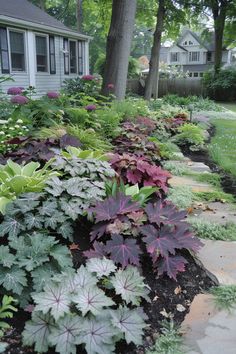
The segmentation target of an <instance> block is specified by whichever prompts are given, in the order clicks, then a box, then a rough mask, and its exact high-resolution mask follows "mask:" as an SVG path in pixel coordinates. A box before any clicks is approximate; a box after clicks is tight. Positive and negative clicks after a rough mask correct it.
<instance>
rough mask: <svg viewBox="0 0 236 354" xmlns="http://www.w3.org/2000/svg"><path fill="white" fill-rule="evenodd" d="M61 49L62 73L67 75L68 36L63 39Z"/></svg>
mask: <svg viewBox="0 0 236 354" xmlns="http://www.w3.org/2000/svg"><path fill="white" fill-rule="evenodd" d="M63 49H64V73H65V75H69V41H68V38H64V39H63Z"/></svg>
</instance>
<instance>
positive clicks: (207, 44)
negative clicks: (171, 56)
mask: <svg viewBox="0 0 236 354" xmlns="http://www.w3.org/2000/svg"><path fill="white" fill-rule="evenodd" d="M187 33H190V34H191V35H192V36H193V38H195V39H196V41H197V42H198V43H199V44H200V45H201V46H202V47H204V48H206V49H207V50H208V51H210V52H214V51H215V38H214V36H215V35H214V32H210V33H208V35H207V36H206V37H205V38H203V37H201V35H200V34H199V33H196V32H193V31H191V30H189V29H186V30H184V31H183V33H182V35H181V36H180V38H179V39H178V40H177V45H179V44H180V43H181V42H182V40H183V38H184V36H185V35H186V34H187ZM223 49H226V48H225V47H223Z"/></svg>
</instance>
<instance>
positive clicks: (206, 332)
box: [181, 294, 236, 354]
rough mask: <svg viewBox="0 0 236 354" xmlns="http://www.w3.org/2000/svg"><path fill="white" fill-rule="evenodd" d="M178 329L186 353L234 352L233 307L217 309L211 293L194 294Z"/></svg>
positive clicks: (235, 330) (235, 350)
mask: <svg viewBox="0 0 236 354" xmlns="http://www.w3.org/2000/svg"><path fill="white" fill-rule="evenodd" d="M181 329H182V331H183V332H184V335H183V339H184V345H185V346H186V347H187V348H189V350H188V351H187V353H188V354H235V353H236V310H234V311H232V312H231V313H229V312H227V311H225V310H217V308H216V307H215V304H214V299H213V296H212V295H207V294H199V295H197V296H195V298H194V300H193V302H192V304H191V307H190V312H189V313H188V314H187V315H186V317H185V319H184V322H183V323H182V325H181Z"/></svg>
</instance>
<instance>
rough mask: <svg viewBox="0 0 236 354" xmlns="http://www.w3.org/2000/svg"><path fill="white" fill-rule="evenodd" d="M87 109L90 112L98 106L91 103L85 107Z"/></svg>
mask: <svg viewBox="0 0 236 354" xmlns="http://www.w3.org/2000/svg"><path fill="white" fill-rule="evenodd" d="M85 109H86V110H87V111H88V112H92V111H95V110H96V109H97V107H96V106H95V104H89V105H88V106H86V107H85Z"/></svg>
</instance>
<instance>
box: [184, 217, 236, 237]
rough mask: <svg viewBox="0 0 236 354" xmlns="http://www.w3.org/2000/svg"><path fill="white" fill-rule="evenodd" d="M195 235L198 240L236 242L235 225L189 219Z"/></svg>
mask: <svg viewBox="0 0 236 354" xmlns="http://www.w3.org/2000/svg"><path fill="white" fill-rule="evenodd" d="M189 222H190V223H191V225H192V227H193V229H194V231H195V233H196V235H197V236H198V237H200V238H205V239H209V240H221V241H236V224H234V223H227V224H218V223H212V222H209V221H202V220H198V219H197V218H191V219H189Z"/></svg>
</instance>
